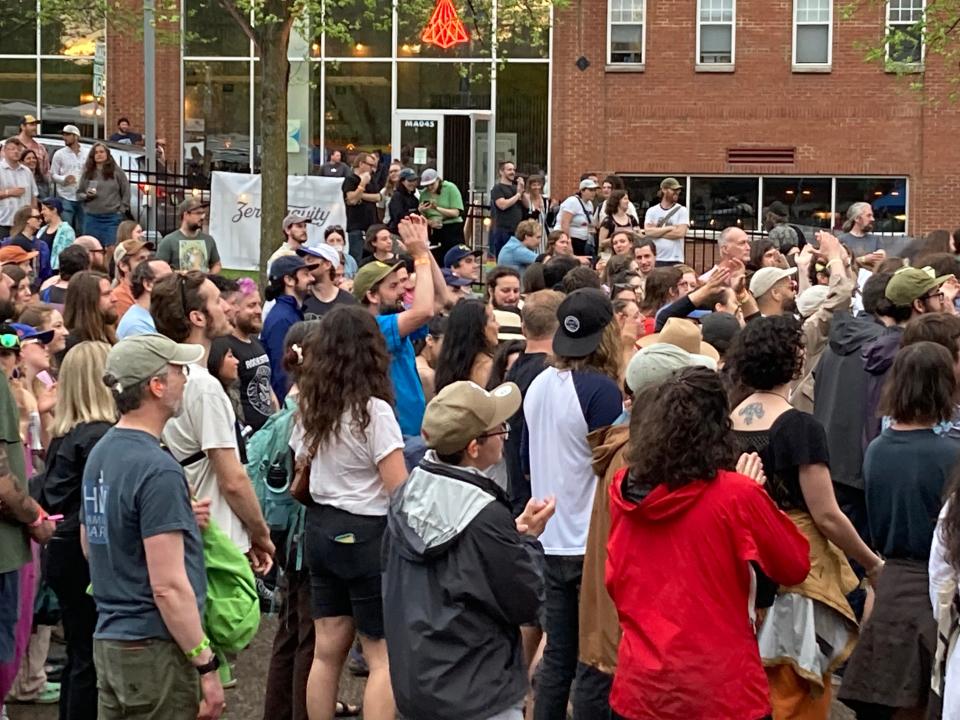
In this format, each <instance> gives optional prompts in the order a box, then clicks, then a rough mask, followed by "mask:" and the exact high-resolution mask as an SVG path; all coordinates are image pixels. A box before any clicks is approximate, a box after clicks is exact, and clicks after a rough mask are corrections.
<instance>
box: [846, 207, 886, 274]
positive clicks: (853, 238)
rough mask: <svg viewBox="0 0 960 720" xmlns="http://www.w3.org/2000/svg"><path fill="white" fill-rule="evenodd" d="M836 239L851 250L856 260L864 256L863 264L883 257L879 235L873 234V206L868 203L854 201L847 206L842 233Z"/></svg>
mask: <svg viewBox="0 0 960 720" xmlns="http://www.w3.org/2000/svg"><path fill="white" fill-rule="evenodd" d="M838 239H839V240H840V242H842V243H843V244H845V245H846V246H847V247H848V248H850V250H851V251H853V254H854V256H856V258H857V259H858V260H859V259H860V258H864V264H867V265H872V264H873V263H874V262H876V261H878V260H882V259H883V257H884V253H883V251H882V249H881V247H880V237H879V236H878V235H874V234H873V208H872V207H871V206H870V203H865V202H855V203H854V204H853V205H851V206H850V207H849V209H848V210H847V220H846V222H844V223H843V234H842V235H840V237H839V238H838ZM878 251H880V252H879V253H878Z"/></svg>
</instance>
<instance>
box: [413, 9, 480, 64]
mask: <svg viewBox="0 0 960 720" xmlns="http://www.w3.org/2000/svg"><path fill="white" fill-rule="evenodd" d="M453 4H454V7H455V8H456V10H457V15H458V16H459V18H460V22H462V23H463V27H464V29H465V30H466V31H467V35H468V36H469V37H470V39H469V40H468V41H467V42H465V43H457V44H456V45H454V46H452V47H449V48H446V49H444V48H441V47H437V46H436V45H430V44H427V43H425V42H423V38H422V35H423V31H424V28H426V27H427V23H429V22H430V18H431V16H432V14H433V11H434V7H435V6H434V5H433V4H432V3H431V4H429V5H428V4H426V3H419V2H404V1H401V2H399V3H397V23H398V27H397V54H398V55H399V56H400V57H401V58H403V57H441V58H451V57H455V58H484V57H490V47H491V37H490V36H491V33H492V19H491V12H492V11H491V7H492V6H491V4H490V0H472V2H469V3H461V2H454V3H453Z"/></svg>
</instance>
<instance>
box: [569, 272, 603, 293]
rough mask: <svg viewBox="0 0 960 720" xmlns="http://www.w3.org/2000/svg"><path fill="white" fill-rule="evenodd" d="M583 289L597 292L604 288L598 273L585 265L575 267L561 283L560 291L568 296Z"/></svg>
mask: <svg viewBox="0 0 960 720" xmlns="http://www.w3.org/2000/svg"><path fill="white" fill-rule="evenodd" d="M582 288H593V289H595V290H600V289H602V288H603V284H602V283H601V282H600V278H599V276H598V275H597V273H595V272H594V271H593V270H591V269H590V268H588V267H584V266H583V265H581V266H579V267H575V268H574V269H573V270H571V271H570V272H568V273H567V274H566V275H564V276H563V281H562V282H561V283H560V290H561V291H562V292H564V293H566V294H567V295H569V294H570V293H572V292H573V291H575V290H580V289H582Z"/></svg>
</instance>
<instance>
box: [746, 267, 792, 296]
mask: <svg viewBox="0 0 960 720" xmlns="http://www.w3.org/2000/svg"><path fill="white" fill-rule="evenodd" d="M796 272H797V269H796V268H795V267H792V268H788V269H787V270H784V269H783V268H778V267H765V268H760V269H759V270H757V271H756V272H755V273H754V274H753V277H752V278H750V294H751V295H753V296H754V297H755V298H758V297H760V296H761V295H763V294H764V293H766V292H767V291H768V290H769V289H770V288H772V287H773V286H774V285H776V284H777V283H778V282H780V281H781V280H783V279H784V278H785V277H790V276H791V275H795V274H796Z"/></svg>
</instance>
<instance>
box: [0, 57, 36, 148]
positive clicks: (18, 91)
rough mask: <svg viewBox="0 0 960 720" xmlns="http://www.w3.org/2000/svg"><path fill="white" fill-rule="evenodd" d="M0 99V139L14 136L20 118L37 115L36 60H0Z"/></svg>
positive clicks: (17, 130)
mask: <svg viewBox="0 0 960 720" xmlns="http://www.w3.org/2000/svg"><path fill="white" fill-rule="evenodd" d="M0 98H2V99H0V130H2V133H3V135H2V137H9V136H10V135H16V134H17V133H18V132H19V127H18V122H19V120H20V118H21V117H22V116H23V115H25V114H27V113H31V114H34V115H35V114H37V61H36V60H34V59H33V58H24V59H22V60H19V59H18V60H0Z"/></svg>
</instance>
